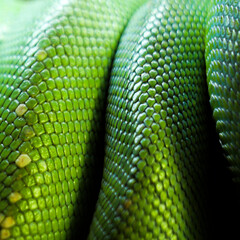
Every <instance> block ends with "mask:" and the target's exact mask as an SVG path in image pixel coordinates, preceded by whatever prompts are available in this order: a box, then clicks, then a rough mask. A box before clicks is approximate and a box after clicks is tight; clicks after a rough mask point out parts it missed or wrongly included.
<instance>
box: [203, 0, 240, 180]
mask: <svg viewBox="0 0 240 240" xmlns="http://www.w3.org/2000/svg"><path fill="white" fill-rule="evenodd" d="M208 18H209V20H208V26H207V32H206V65H207V81H208V87H209V95H210V103H211V106H212V109H213V116H214V119H215V120H216V128H217V131H218V132H219V137H220V141H221V144H222V146H223V149H224V150H225V154H226V156H227V159H228V160H229V162H230V164H231V170H232V172H233V173H234V180H235V181H237V182H239V181H240V51H239V49H240V46H239V44H240V2H239V1H235V0H215V1H213V3H212V6H211V7H210V10H209V17H208Z"/></svg>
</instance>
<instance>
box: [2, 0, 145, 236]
mask: <svg viewBox="0 0 240 240" xmlns="http://www.w3.org/2000/svg"><path fill="white" fill-rule="evenodd" d="M142 2H143V1H138V3H136V1H135V0H130V1H129V0H125V1H122V0H114V1H113V0H107V1H100V0H97V1H95V0H94V1H93V0H88V1H85V0H82V1H81V0H67V1H60V0H57V1H47V0H46V1H36V3H35V4H33V5H32V7H31V11H29V9H27V10H26V11H23V12H22V15H21V18H19V19H18V21H19V23H15V28H14V29H12V31H11V32H10V33H8V34H7V35H6V36H4V41H3V42H2V43H1V45H0V239H9V240H10V239H11V240H13V239H14V240H23V239H35V240H37V239H66V238H67V239H68V238H70V236H72V237H73V239H80V238H83V239H84V238H86V234H87V233H88V228H89V225H90V221H91V218H92V214H93V209H94V205H95V201H96V197H97V194H98V190H99V188H98V186H100V178H99V177H100V175H101V162H102V160H101V159H102V150H103V142H104V141H103V140H102V137H101V126H102V125H103V124H104V118H103V113H104V103H105V101H104V99H105V97H106V96H105V95H106V94H105V93H106V87H107V80H108V76H109V68H110V64H111V61H112V57H113V54H114V52H115V50H116V46H117V43H118V41H119V38H120V36H121V33H122V31H123V29H124V26H125V25H126V23H127V21H128V19H129V18H130V16H131V15H132V13H133V12H134V11H135V9H136V8H137V7H139V5H140V4H141V3H142ZM99 149H100V150H99ZM101 149H102V150H101ZM75 223H76V224H77V226H75ZM70 233H71V234H70Z"/></svg>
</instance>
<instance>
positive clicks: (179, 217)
mask: <svg viewBox="0 0 240 240" xmlns="http://www.w3.org/2000/svg"><path fill="white" fill-rule="evenodd" d="M206 6H207V2H206V1H195V0H192V1H189V0H186V1H182V0H179V1H178V0H166V1H164V0H163V1H155V2H154V4H152V5H150V6H149V7H148V5H147V6H143V7H142V8H141V9H140V10H139V11H138V12H137V13H136V14H135V16H134V18H132V19H131V21H130V23H129V24H128V27H127V29H126V31H125V32H124V34H123V36H122V38H121V42H120V45H119V47H118V51H117V53H116V56H115V60H114V65H113V70H112V74H111V80H110V88H109V93H108V104H107V116H106V120H107V126H106V134H107V135H106V156H105V163H104V164H105V165H104V173H103V180H102V187H101V191H100V194H99V199H98V203H97V209H96V212H95V214H94V218H93V222H92V225H91V229H90V235H89V239H104V240H105V239H142V240H144V239H206V237H207V235H206V228H207V227H206V226H207V224H206V218H205V217H206V216H205V214H206V213H205V210H206V206H205V205H204V194H205V193H204V192H205V187H206V186H205V184H204V179H205V177H206V172H205V167H206V164H207V161H206V160H207V154H208V151H207V146H209V143H208V119H207V118H206V115H207V112H208V96H207V90H206V79H205V61H204V36H205V35H204V33H205V31H204V30H205V19H206V14H207V11H206Z"/></svg>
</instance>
